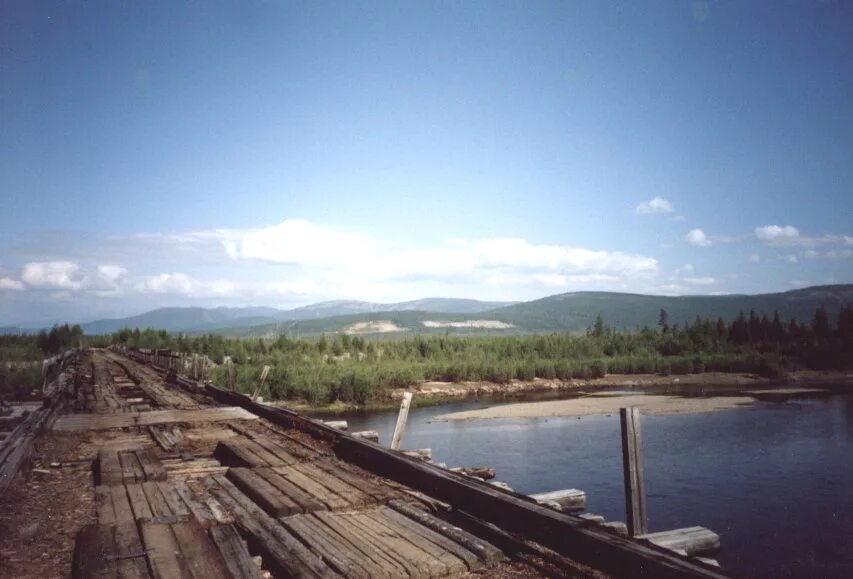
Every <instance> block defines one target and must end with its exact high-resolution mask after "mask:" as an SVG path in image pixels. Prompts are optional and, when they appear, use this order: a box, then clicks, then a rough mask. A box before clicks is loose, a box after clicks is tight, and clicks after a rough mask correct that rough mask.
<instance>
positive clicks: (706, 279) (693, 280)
mask: <svg viewBox="0 0 853 579" xmlns="http://www.w3.org/2000/svg"><path fill="white" fill-rule="evenodd" d="M681 281H683V282H684V283H686V284H689V285H714V284H716V283H719V280H717V278H715V277H710V276H702V277H685V278H682V279H681Z"/></svg>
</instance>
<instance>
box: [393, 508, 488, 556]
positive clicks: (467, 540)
mask: <svg viewBox="0 0 853 579" xmlns="http://www.w3.org/2000/svg"><path fill="white" fill-rule="evenodd" d="M388 506H389V507H391V508H392V509H394V510H395V511H399V512H400V513H402V514H404V515H406V516H407V517H409V518H410V519H412V520H415V521H417V522H418V523H420V524H421V525H423V526H424V527H428V528H429V529H432V530H433V531H435V532H437V533H440V534H442V535H444V536H445V537H448V538H449V539H452V540H453V541H455V542H456V543H458V544H460V545H462V546H463V547H465V549H466V550H467V551H470V552H471V553H473V554H474V555H475V556H476V557H477V558H478V559H479V560H480V561H483V562H484V563H485V564H486V565H488V566H492V565H495V564H497V563H498V562H500V561H502V560H504V559H505V557H504V554H503V553H502V552H501V550H500V549H498V548H497V547H495V546H494V545H492V544H491V543H489V542H488V541H485V540H483V539H481V538H480V537H477V536H476V535H473V534H471V533H469V532H467V531H463V530H462V529H460V528H459V527H456V526H454V525H451V524H450V523H448V522H447V521H444V520H442V519H439V518H438V517H436V516H434V515H432V514H430V513H428V512H426V511H424V510H421V509H419V508H416V507H415V506H413V505H412V504H411V503H407V502H405V501H402V500H394V501H391V502H389V503H388ZM466 563H469V568H471V565H470V561H469V560H468V559H466ZM471 570H472V571H473V570H474V568H471Z"/></svg>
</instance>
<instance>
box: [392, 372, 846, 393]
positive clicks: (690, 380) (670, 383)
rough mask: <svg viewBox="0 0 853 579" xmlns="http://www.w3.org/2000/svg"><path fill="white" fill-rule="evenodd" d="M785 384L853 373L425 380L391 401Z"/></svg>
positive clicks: (842, 378)
mask: <svg viewBox="0 0 853 579" xmlns="http://www.w3.org/2000/svg"><path fill="white" fill-rule="evenodd" d="M780 384H786V385H791V386H799V387H812V386H813V387H818V386H825V385H832V386H833V387H842V388H853V373H850V372H818V371H814V370H802V371H798V372H791V373H790V374H788V375H787V376H786V377H785V378H784V379H771V378H765V377H762V376H758V375H757V374H741V373H727V372H706V373H703V374H684V375H673V376H660V375H657V374H608V375H607V376H605V377H603V378H595V379H590V380H565V381H562V380H544V379H541V378H536V379H534V380H529V381H522V380H511V381H509V382H507V383H505V384H497V383H495V382H436V381H426V382H419V383H417V384H413V385H412V386H410V387H408V388H398V389H395V390H392V391H391V393H390V396H391V398H392V399H393V400H400V399H402V397H403V393H404V392H412V393H413V394H415V397H416V398H417V397H418V395H422V396H429V397H434V398H441V399H445V400H453V399H458V398H468V397H474V396H504V395H513V394H524V393H527V392H531V393H533V392H554V393H560V392H565V393H566V394H570V393H572V392H574V391H589V392H595V391H597V390H605V389H610V388H619V389H625V390H634V389H640V390H655V389H662V390H677V389H680V388H685V389H696V390H698V391H701V390H702V389H703V388H706V389H709V390H714V391H725V392H732V393H736V392H738V391H740V390H754V389H757V388H764V387H768V386H777V385H780Z"/></svg>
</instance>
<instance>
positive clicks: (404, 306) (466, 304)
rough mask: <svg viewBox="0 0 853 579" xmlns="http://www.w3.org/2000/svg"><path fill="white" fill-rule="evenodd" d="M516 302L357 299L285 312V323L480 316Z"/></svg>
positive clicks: (283, 313)
mask: <svg viewBox="0 0 853 579" xmlns="http://www.w3.org/2000/svg"><path fill="white" fill-rule="evenodd" d="M512 303H513V302H483V301H479V300H468V299H457V298H424V299H420V300H414V301H410V302H399V303H390V304H378V303H373V302H360V301H355V300H337V301H330V302H320V303H317V304H311V305H309V306H304V307H301V308H296V309H293V310H288V311H284V312H281V316H280V319H282V320H309V319H318V318H328V317H331V316H346V315H353V314H372V313H376V312H406V311H421V312H440V313H451V314H476V313H479V312H485V311H487V310H492V309H495V308H499V307H503V306H507V305H511V304H512Z"/></svg>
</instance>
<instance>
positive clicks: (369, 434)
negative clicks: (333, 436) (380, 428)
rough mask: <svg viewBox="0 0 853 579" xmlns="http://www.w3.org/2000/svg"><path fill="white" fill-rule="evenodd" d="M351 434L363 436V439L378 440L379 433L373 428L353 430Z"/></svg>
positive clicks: (358, 436) (357, 436)
mask: <svg viewBox="0 0 853 579" xmlns="http://www.w3.org/2000/svg"><path fill="white" fill-rule="evenodd" d="M352 435H353V436H355V437H356V438H363V439H365V440H372V441H373V442H379V433H378V432H377V431H375V430H361V431H359V432H353V433H352Z"/></svg>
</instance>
